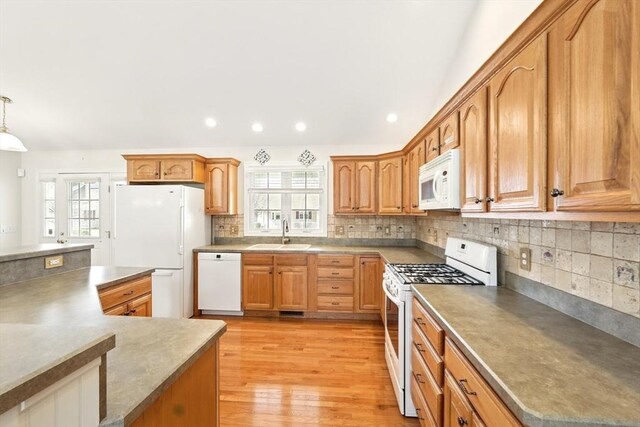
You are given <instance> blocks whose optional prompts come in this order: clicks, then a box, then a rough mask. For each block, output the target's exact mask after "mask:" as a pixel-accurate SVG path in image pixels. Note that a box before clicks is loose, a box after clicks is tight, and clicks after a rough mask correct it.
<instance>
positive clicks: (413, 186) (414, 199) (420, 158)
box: [405, 141, 426, 214]
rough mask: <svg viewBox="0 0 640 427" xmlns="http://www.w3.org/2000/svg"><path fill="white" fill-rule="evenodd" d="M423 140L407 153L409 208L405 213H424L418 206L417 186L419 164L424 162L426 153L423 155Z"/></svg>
mask: <svg viewBox="0 0 640 427" xmlns="http://www.w3.org/2000/svg"><path fill="white" fill-rule="evenodd" d="M425 147H426V145H425V142H424V141H423V142H420V143H418V144H417V145H415V146H414V147H413V149H412V150H411V151H410V152H409V154H408V162H407V163H408V166H409V168H408V170H407V171H406V172H405V173H406V174H407V177H408V180H407V181H408V182H407V185H408V187H409V190H408V195H409V206H408V208H409V210H408V211H407V213H410V214H415V213H424V211H422V210H420V208H419V203H420V200H419V197H420V194H419V192H418V191H419V188H418V175H419V174H420V166H422V165H423V164H425V163H426V155H425Z"/></svg>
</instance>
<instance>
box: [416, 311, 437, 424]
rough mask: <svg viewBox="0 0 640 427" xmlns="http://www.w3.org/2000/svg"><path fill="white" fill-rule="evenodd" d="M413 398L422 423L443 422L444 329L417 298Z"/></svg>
mask: <svg viewBox="0 0 640 427" xmlns="http://www.w3.org/2000/svg"><path fill="white" fill-rule="evenodd" d="M412 313H413V325H412V328H411V331H412V332H411V333H412V338H413V346H412V350H411V373H412V376H411V398H412V399H413V403H414V405H415V407H416V412H417V415H418V419H419V420H420V425H421V426H423V427H440V426H442V425H443V414H444V411H443V403H444V393H443V390H442V388H443V386H444V361H443V355H444V331H443V330H442V328H440V326H438V324H437V323H436V321H435V320H433V318H432V317H431V316H430V315H429V314H428V313H427V312H426V311H425V309H424V308H423V307H422V305H420V303H419V302H418V301H417V300H416V299H414V300H413V305H412Z"/></svg>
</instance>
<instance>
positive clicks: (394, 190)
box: [378, 157, 403, 214]
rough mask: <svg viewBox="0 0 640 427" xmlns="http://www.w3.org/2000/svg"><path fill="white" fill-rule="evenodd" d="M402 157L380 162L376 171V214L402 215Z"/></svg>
mask: <svg viewBox="0 0 640 427" xmlns="http://www.w3.org/2000/svg"><path fill="white" fill-rule="evenodd" d="M402 161H403V158H402V157H394V158H392V159H384V160H380V162H379V163H378V170H379V173H380V179H379V183H378V203H379V207H378V212H379V213H385V214H397V213H402V181H403V177H402Z"/></svg>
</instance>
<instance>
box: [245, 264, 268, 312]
mask: <svg viewBox="0 0 640 427" xmlns="http://www.w3.org/2000/svg"><path fill="white" fill-rule="evenodd" d="M242 308H243V309H244V310H272V309H273V266H271V265H244V266H243V267H242Z"/></svg>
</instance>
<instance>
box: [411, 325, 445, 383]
mask: <svg viewBox="0 0 640 427" xmlns="http://www.w3.org/2000/svg"><path fill="white" fill-rule="evenodd" d="M411 336H412V338H413V342H414V344H415V347H416V350H418V353H419V354H420V357H421V359H422V360H424V362H425V364H426V365H427V368H428V369H429V372H431V375H433V378H435V380H436V382H437V383H438V385H439V386H440V387H443V386H444V361H443V360H442V358H441V357H440V355H439V354H438V352H437V351H436V350H435V349H434V348H433V346H432V345H431V344H430V343H429V340H428V339H427V337H426V336H425V335H424V333H423V332H422V330H421V329H420V327H419V326H418V324H417V323H416V322H413V326H412V328H411Z"/></svg>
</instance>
